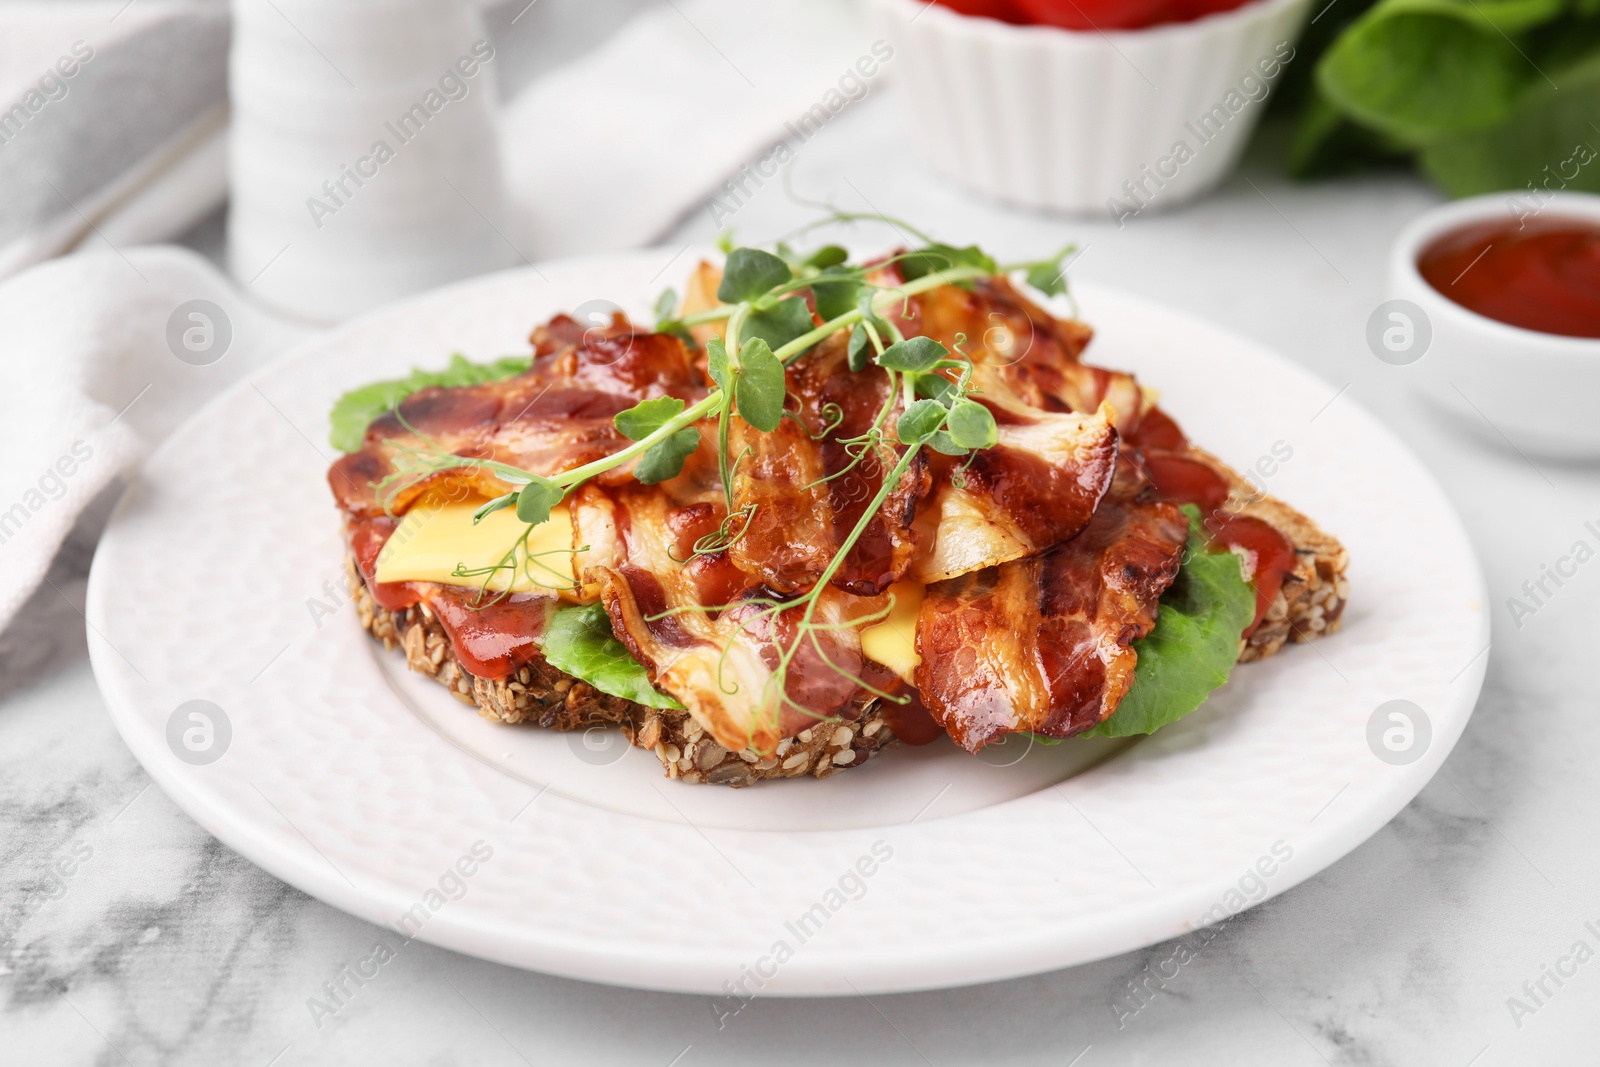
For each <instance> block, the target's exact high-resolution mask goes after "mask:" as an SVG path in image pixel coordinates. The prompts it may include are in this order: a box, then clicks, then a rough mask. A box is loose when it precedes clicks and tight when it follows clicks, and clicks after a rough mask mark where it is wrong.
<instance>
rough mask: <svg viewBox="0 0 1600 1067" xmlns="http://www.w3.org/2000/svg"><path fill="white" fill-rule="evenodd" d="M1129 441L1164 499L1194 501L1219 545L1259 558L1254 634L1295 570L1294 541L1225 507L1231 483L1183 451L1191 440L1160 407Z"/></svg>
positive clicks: (1147, 416) (1251, 627) (1248, 629)
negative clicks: (1141, 453)
mask: <svg viewBox="0 0 1600 1067" xmlns="http://www.w3.org/2000/svg"><path fill="white" fill-rule="evenodd" d="M1127 441H1128V444H1129V445H1131V446H1132V447H1134V448H1137V449H1140V450H1141V451H1142V452H1143V453H1144V469H1145V473H1146V474H1148V475H1149V476H1150V482H1151V484H1152V485H1154V486H1155V489H1156V492H1157V493H1158V494H1159V495H1160V496H1161V498H1162V499H1163V500H1170V501H1172V502H1173V503H1174V504H1193V505H1194V506H1195V507H1197V508H1199V509H1200V513H1201V515H1202V516H1204V518H1203V519H1202V520H1201V521H1202V523H1203V524H1204V526H1205V528H1206V529H1207V531H1209V532H1210V534H1211V537H1212V539H1213V542H1214V544H1213V547H1214V549H1230V550H1231V549H1235V548H1237V549H1242V550H1244V551H1245V552H1246V553H1248V554H1249V555H1250V556H1251V557H1252V558H1253V559H1254V560H1255V574H1254V576H1253V577H1252V579H1251V580H1252V582H1253V584H1254V585H1255V589H1256V614H1255V618H1254V619H1252V620H1251V621H1250V625H1249V626H1248V627H1246V629H1245V631H1244V636H1246V637H1249V636H1250V635H1251V634H1253V633H1255V631H1256V628H1257V627H1258V626H1260V625H1261V620H1262V619H1265V618H1266V617H1267V611H1268V609H1270V608H1271V607H1272V602H1273V601H1274V600H1276V599H1277V597H1278V591H1279V590H1281V589H1282V588H1283V579H1284V576H1285V575H1287V574H1288V573H1289V572H1290V571H1292V570H1294V565H1295V552H1294V545H1292V544H1290V543H1289V539H1288V538H1287V537H1284V536H1283V534H1281V533H1279V532H1278V530H1277V529H1276V528H1275V527H1273V526H1272V525H1271V524H1270V523H1266V522H1262V521H1261V520H1260V519H1255V518H1251V517H1249V516H1247V515H1227V514H1224V513H1223V512H1222V510H1221V508H1222V505H1223V504H1224V503H1225V502H1226V501H1227V499H1228V483H1227V482H1226V481H1225V480H1224V479H1223V477H1222V475H1220V474H1219V473H1217V471H1216V470H1215V469H1214V468H1212V467H1211V466H1210V465H1208V464H1207V463H1206V462H1205V461H1204V460H1202V459H1199V458H1196V457H1194V456H1189V455H1182V454H1179V452H1180V450H1183V449H1186V448H1187V447H1188V440H1187V439H1186V438H1185V437H1184V436H1183V431H1182V430H1180V429H1178V424H1177V423H1175V422H1173V421H1172V419H1171V418H1170V417H1169V416H1168V415H1167V414H1166V413H1165V412H1163V411H1162V410H1161V409H1160V408H1152V409H1151V410H1150V411H1149V412H1147V413H1146V414H1145V416H1144V417H1143V418H1142V419H1141V420H1140V421H1139V425H1138V426H1137V427H1136V428H1135V429H1134V430H1133V431H1132V432H1131V433H1129V434H1128V437H1127Z"/></svg>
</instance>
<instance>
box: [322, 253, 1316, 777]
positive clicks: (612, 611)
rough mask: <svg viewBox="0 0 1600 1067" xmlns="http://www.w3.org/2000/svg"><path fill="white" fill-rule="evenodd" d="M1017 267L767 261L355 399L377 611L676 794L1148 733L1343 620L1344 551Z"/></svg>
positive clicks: (476, 695) (949, 261)
mask: <svg viewBox="0 0 1600 1067" xmlns="http://www.w3.org/2000/svg"><path fill="white" fill-rule="evenodd" d="M1024 273H1025V274H1026V277H1027V281H1028V283H1029V284H1030V285H1031V286H1032V287H1033V288H1034V289H1035V290H1040V291H1043V293H1044V294H1045V295H1046V296H1050V295H1055V294H1057V293H1059V292H1061V291H1062V289H1063V287H1064V286H1063V283H1062V282H1061V281H1060V278H1061V269H1060V266H1059V257H1058V260H1056V261H1046V262H1042V263H1035V264H1021V265H1017V266H1014V267H1002V266H998V265H996V264H995V263H994V261H993V260H991V259H990V258H989V257H987V256H985V255H984V254H983V253H981V252H979V251H978V250H977V249H974V248H962V249H958V248H952V247H949V246H945V245H940V244H935V243H931V242H930V243H929V244H928V246H927V247H923V248H918V249H915V250H912V251H907V252H902V253H900V254H897V255H894V256H890V257H886V258H882V259H879V260H876V261H874V262H871V263H867V264H865V265H861V266H852V265H850V263H849V262H848V258H847V255H846V253H845V251H844V250H843V249H841V248H838V247H835V246H828V247H824V248H821V249H819V250H818V251H816V252H814V253H812V254H810V255H809V256H801V255H799V254H797V253H795V252H793V251H792V250H790V249H789V248H787V247H785V246H782V245H780V246H779V247H778V249H777V252H776V253H772V252H766V251H762V250H759V249H754V248H735V249H733V250H732V251H731V252H730V253H729V254H728V255H727V258H726V262H725V264H724V265H723V266H722V267H720V268H718V267H715V266H712V265H709V264H704V263H703V264H701V265H700V267H699V269H698V270H697V271H696V272H694V274H693V275H692V277H691V278H690V281H689V284H688V286H687V288H686V295H685V297H684V298H683V299H682V300H681V301H680V300H678V299H677V297H676V296H674V295H672V294H670V293H669V294H663V297H664V299H663V301H662V302H661V304H659V305H658V315H659V316H660V321H658V322H657V323H656V324H655V326H654V328H653V329H644V328H642V327H639V326H635V325H632V324H630V323H629V322H628V321H626V320H625V319H624V318H623V317H622V316H621V315H620V314H619V315H617V316H615V317H614V318H613V319H612V321H610V322H608V323H603V324H600V325H593V324H585V323H579V322H576V321H574V320H573V319H571V318H569V317H566V316H558V317H556V318H555V319H553V320H551V321H550V322H548V323H546V324H545V325H543V326H540V327H538V328H537V329H535V330H534V331H533V335H532V338H531V341H532V346H533V351H532V354H531V355H530V356H528V357H523V358H519V357H511V358H507V359H502V360H500V361H498V362H495V363H492V364H474V363H469V362H467V361H466V360H464V359H462V358H461V357H459V356H458V357H456V359H455V361H454V362H453V363H452V365H451V366H450V368H448V369H447V370H445V371H442V372H437V373H426V372H418V373H416V374H414V375H413V376H412V377H411V378H409V379H405V380H402V381H394V382H380V383H377V384H375V385H372V386H368V387H366V388H364V389H361V390H357V391H356V392H354V393H351V394H348V395H346V396H345V397H344V398H343V399H342V400H341V401H340V403H339V405H338V406H337V407H336V409H335V411H334V443H335V445H337V446H338V447H340V448H341V450H342V451H344V452H346V453H347V454H346V455H345V456H343V458H341V459H340V460H339V461H338V462H336V463H335V464H334V465H333V467H332V469H331V471H330V473H329V482H330V484H331V486H332V489H333V492H334V496H335V498H336V499H337V501H338V505H339V508H340V510H341V512H342V514H343V518H344V524H345V525H344V529H345V533H346V540H347V544H348V546H349V559H348V566H349V577H350V584H351V589H352V591H353V593H354V594H355V597H356V600H357V603H358V604H359V606H360V615H361V620H362V623H363V625H364V626H366V627H367V629H369V630H370V631H371V632H372V634H373V635H374V636H375V637H377V638H378V639H380V640H382V641H383V642H384V643H385V644H387V645H399V646H400V647H401V648H403V649H404V651H405V656H406V659H407V662H408V663H409V664H410V666H411V667H412V668H414V669H416V670H418V671H421V672H422V673H424V674H427V675H429V676H431V677H433V678H436V679H437V680H438V681H439V682H441V683H443V684H444V685H445V686H447V687H448V688H449V689H450V691H451V692H452V693H454V694H455V695H456V696H457V697H459V698H460V699H461V700H463V701H464V702H468V703H473V704H476V705H477V707H478V709H479V712H480V714H482V715H484V716H485V717H487V718H490V719H493V720H497V721H500V722H505V723H536V724H538V725H540V726H544V727H548V728H553V729H559V730H573V729H584V728H590V727H593V726H596V725H599V724H614V725H615V726H617V727H618V728H620V729H622V730H623V731H625V732H626V734H627V736H628V737H629V738H630V739H631V740H632V742H633V743H634V744H635V745H639V746H642V747H644V748H647V749H650V750H652V751H654V753H655V754H656V755H657V756H658V757H659V758H660V760H661V762H662V764H663V766H664V767H665V769H666V773H667V774H668V776H670V777H672V778H677V779H680V780H682V781H685V782H712V783H718V784H724V785H733V786H741V785H747V784H750V783H751V782H754V781H757V780H761V779H766V778H793V777H798V776H801V775H810V776H813V777H818V778H823V777H827V776H829V775H831V774H833V773H835V772H837V771H840V770H843V769H845V768H849V767H855V766H859V765H860V764H862V763H864V762H865V761H866V760H868V759H869V758H870V757H872V756H873V755H875V754H876V753H878V752H880V751H882V750H883V749H885V748H887V747H889V746H891V745H893V744H895V743H896V742H904V743H908V744H921V743H926V742H929V741H932V740H934V739H936V738H939V737H941V736H944V735H948V736H949V737H950V738H951V739H953V740H954V741H955V742H956V743H957V744H959V745H961V746H962V747H964V748H966V749H968V750H969V751H974V752H976V751H977V750H979V749H981V748H983V747H984V746H985V745H989V744H992V743H994V742H996V741H998V740H1000V739H1002V738H1004V737H1006V736H1007V735H1008V734H1013V733H1026V734H1031V735H1032V736H1033V737H1035V738H1038V739H1040V740H1045V741H1049V740H1053V739H1060V738H1066V737H1071V736H1074V735H1077V734H1084V733H1091V732H1092V733H1096V734H1103V735H1114V736H1122V735H1129V734H1141V733H1149V732H1151V731H1153V730H1155V729H1157V728H1159V727H1160V726H1162V725H1164V724H1166V723H1170V722H1172V721H1174V720H1175V719H1177V718H1179V717H1181V716H1183V715H1185V714H1187V713H1188V712H1190V711H1192V710H1194V708H1196V707H1197V706H1199V704H1200V703H1201V702H1203V701H1204V700H1205V698H1206V696H1207V694H1208V693H1209V692H1210V691H1211V690H1212V689H1214V688H1216V687H1217V686H1219V685H1221V684H1222V683H1223V682H1224V681H1225V680H1226V679H1227V677H1228V675H1229V672H1230V671H1231V669H1232V668H1233V665H1234V664H1235V663H1236V662H1241V661H1247V660H1252V659H1258V658H1261V657H1263V656H1268V655H1271V654H1273V653H1274V652H1276V651H1277V650H1278V649H1279V648H1281V647H1282V646H1283V645H1284V643H1285V642H1286V641H1289V640H1295V641H1304V640H1309V639H1311V638H1314V637H1318V636H1320V635H1322V634H1325V633H1327V632H1329V631H1331V630H1333V629H1335V628H1336V627H1337V626H1338V623H1339V617H1340V614H1341V612H1342V611H1343V609H1344V605H1345V595H1346V584H1345V579H1344V572H1345V562H1346V558H1345V552H1344V549H1343V548H1342V547H1341V546H1340V544H1339V542H1338V541H1336V540H1334V539H1333V538H1332V537H1329V536H1328V535H1327V534H1324V533H1323V532H1322V531H1321V530H1319V529H1318V528H1317V527H1316V525H1315V524H1314V523H1312V522H1311V521H1310V520H1309V519H1307V518H1305V517H1304V516H1303V515H1301V514H1300V513H1299V512H1297V511H1295V510H1294V509H1292V508H1290V507H1288V506H1287V505H1285V504H1283V503H1281V502H1279V501H1277V500H1274V499H1272V498H1270V497H1268V496H1265V495H1264V494H1262V493H1260V492H1258V491H1257V490H1256V489H1255V488H1254V487H1253V486H1252V485H1251V484H1250V483H1248V482H1247V481H1246V480H1245V479H1244V478H1242V477H1240V476H1239V475H1238V474H1236V473H1235V472H1234V471H1232V470H1230V469H1229V468H1228V467H1227V466H1225V465H1224V464H1223V463H1222V462H1220V461H1219V460H1218V459H1216V458H1215V457H1214V456H1211V455H1209V454H1208V453H1206V452H1204V451H1202V450H1200V449H1198V448H1196V447H1195V446H1194V445H1192V444H1191V443H1190V442H1189V440H1188V439H1187V438H1186V437H1185V436H1184V434H1183V432H1182V431H1181V430H1180V429H1179V428H1178V425H1177V424H1176V423H1175V422H1174V421H1173V419H1172V418H1171V417H1170V416H1169V415H1168V414H1167V413H1166V412H1164V411H1162V410H1161V408H1159V407H1158V406H1157V405H1156V402H1155V399H1154V396H1153V394H1152V393H1150V392H1148V391H1147V390H1146V389H1144V388H1142V387H1141V386H1140V384H1139V383H1137V382H1135V381H1134V379H1133V378H1132V377H1131V376H1130V375H1128V374H1124V373H1121V372H1118V371H1113V370H1106V369H1102V368H1099V367H1094V366H1091V365H1089V364H1086V363H1084V362H1082V361H1081V359H1080V356H1081V354H1082V352H1083V350H1084V347H1085V346H1086V345H1087V344H1088V343H1089V339H1090V336H1091V332H1090V330H1089V328H1088V327H1087V326H1085V325H1084V324H1082V323H1080V322H1077V321H1074V320H1071V319H1059V318H1056V317H1054V316H1052V315H1050V314H1048V313H1046V312H1045V311H1044V310H1042V309H1041V308H1040V307H1039V306H1038V305H1037V304H1036V303H1034V302H1033V301H1032V300H1030V298H1029V296H1027V295H1026V292H1025V290H1024V289H1023V288H1022V286H1021V285H1020V284H1019V282H1018V281H1016V280H1014V279H1015V277H1017V276H1021V275H1023V274H1024Z"/></svg>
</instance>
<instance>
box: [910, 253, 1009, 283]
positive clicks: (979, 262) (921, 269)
mask: <svg viewBox="0 0 1600 1067" xmlns="http://www.w3.org/2000/svg"><path fill="white" fill-rule="evenodd" d="M952 267H973V268H976V269H978V270H980V271H982V272H983V273H985V274H998V273H999V272H1000V268H999V267H997V266H996V265H995V262H994V260H993V259H990V258H989V257H988V256H987V255H985V254H984V252H983V250H982V249H980V248H978V247H977V246H976V245H968V246H967V247H966V248H955V247H953V246H951V245H946V244H931V245H929V246H928V247H926V248H920V249H918V250H917V251H915V252H908V253H907V254H906V255H904V256H902V257H901V259H900V276H901V277H902V278H904V279H905V280H906V281H908V282H910V281H915V280H916V279H918V278H923V277H926V276H927V275H929V274H933V273H935V272H938V271H946V270H950V269H951V268H952Z"/></svg>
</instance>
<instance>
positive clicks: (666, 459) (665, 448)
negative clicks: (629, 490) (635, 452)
mask: <svg viewBox="0 0 1600 1067" xmlns="http://www.w3.org/2000/svg"><path fill="white" fill-rule="evenodd" d="M699 447H700V431H699V430H696V429H695V428H694V427H693V426H690V427H686V428H685V429H682V430H679V431H677V432H676V433H674V434H673V435H672V436H671V437H668V438H667V439H666V440H664V441H661V442H659V443H657V444H654V445H652V446H650V449H649V450H648V451H647V452H645V454H644V455H642V456H640V457H639V465H638V466H636V467H634V468H633V477H634V479H635V480H637V481H639V482H642V483H644V484H645V485H655V484H656V483H657V482H664V481H666V480H667V479H668V478H676V477H677V476H678V474H679V472H680V471H682V470H683V464H684V461H685V460H687V459H688V458H689V457H690V456H691V455H693V454H694V450H695V449H697V448H699Z"/></svg>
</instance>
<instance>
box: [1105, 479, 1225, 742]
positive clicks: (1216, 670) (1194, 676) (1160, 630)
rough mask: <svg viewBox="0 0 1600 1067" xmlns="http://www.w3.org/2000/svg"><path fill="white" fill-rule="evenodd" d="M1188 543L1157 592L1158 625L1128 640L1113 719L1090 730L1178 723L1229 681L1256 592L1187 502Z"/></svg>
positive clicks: (1145, 730) (1115, 732) (1123, 733)
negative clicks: (1129, 656)
mask: <svg viewBox="0 0 1600 1067" xmlns="http://www.w3.org/2000/svg"><path fill="white" fill-rule="evenodd" d="M1183 510H1184V513H1185V514H1186V515H1188V517H1189V543H1188V545H1187V546H1186V547H1185V549H1184V562H1183V566H1182V567H1181V568H1180V569H1179V570H1178V577H1177V580H1175V581H1174V582H1173V583H1172V586H1171V588H1169V589H1168V590H1167V591H1166V593H1164V594H1162V597H1161V607H1160V611H1159V612H1158V613H1157V615H1156V624H1155V628H1154V629H1152V630H1151V631H1150V632H1149V633H1148V634H1146V635H1145V636H1144V637H1142V638H1140V639H1139V640H1137V641H1135V642H1134V643H1133V648H1134V651H1136V652H1137V653H1138V654H1139V661H1138V663H1137V664H1136V665H1135V667H1134V670H1133V685H1132V687H1130V688H1129V690H1128V695H1127V696H1125V697H1123V698H1122V703H1121V704H1119V705H1117V710H1116V711H1114V712H1112V713H1111V717H1110V718H1109V719H1107V720H1106V721H1105V722H1103V723H1101V724H1100V725H1098V726H1096V727H1094V729H1092V730H1090V731H1088V732H1089V734H1091V735H1094V736H1098V737H1129V736H1132V735H1134V734H1149V733H1154V732H1155V731H1156V730H1158V729H1160V728H1161V727H1163V726H1166V725H1167V724H1169V723H1173V722H1177V721H1178V720H1179V719H1181V718H1183V717H1184V716H1185V715H1187V714H1189V713H1190V712H1191V711H1193V710H1194V709H1195V708H1198V707H1199V706H1200V705H1201V704H1203V703H1205V699H1206V697H1207V696H1208V695H1209V694H1210V693H1211V691H1212V690H1213V689H1215V688H1217V686H1219V685H1221V684H1222V683H1223V682H1226V681H1227V680H1228V675H1229V674H1230V673H1232V671H1233V667H1234V664H1235V663H1237V662H1238V659H1239V635H1240V634H1242V633H1243V632H1244V628H1245V627H1246V626H1248V625H1250V620H1251V619H1253V618H1254V617H1255V611H1256V594H1255V590H1254V589H1252V588H1251V587H1250V584H1249V583H1248V582H1246V581H1245V580H1244V577H1243V576H1242V574H1241V573H1240V570H1239V557H1237V556H1235V555H1234V554H1233V553H1232V552H1212V551H1209V549H1208V542H1209V538H1208V537H1207V536H1206V533H1205V530H1204V529H1203V528H1202V527H1201V525H1200V512H1199V510H1198V509H1197V508H1195V507H1193V506H1191V505H1185V506H1184V509H1183Z"/></svg>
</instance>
